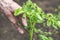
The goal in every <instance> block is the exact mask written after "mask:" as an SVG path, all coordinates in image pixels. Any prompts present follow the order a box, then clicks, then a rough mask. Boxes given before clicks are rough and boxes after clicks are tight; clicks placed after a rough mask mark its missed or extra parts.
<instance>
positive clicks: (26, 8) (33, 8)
mask: <svg viewBox="0 0 60 40" xmlns="http://www.w3.org/2000/svg"><path fill="white" fill-rule="evenodd" d="M20 14H23V17H24V18H26V19H27V23H28V26H27V27H25V28H26V29H28V32H29V36H30V37H29V40H33V34H34V33H39V34H38V37H39V38H40V40H53V39H52V37H47V36H46V35H48V34H50V35H51V34H52V33H51V32H43V31H42V30H41V29H37V28H36V27H35V25H36V23H40V24H43V23H44V22H46V23H45V24H46V25H47V26H46V27H50V26H52V27H53V28H55V29H58V28H59V27H60V21H59V20H58V18H57V16H56V15H53V14H51V13H48V14H45V13H44V12H43V10H42V9H41V8H40V7H39V6H37V4H36V3H33V2H32V1H31V0H27V2H26V3H23V5H22V7H20V8H18V9H17V10H16V11H15V12H14V16H18V15H20Z"/></svg>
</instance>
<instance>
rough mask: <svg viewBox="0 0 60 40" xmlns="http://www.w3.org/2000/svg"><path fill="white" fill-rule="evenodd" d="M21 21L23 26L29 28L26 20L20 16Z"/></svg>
mask: <svg viewBox="0 0 60 40" xmlns="http://www.w3.org/2000/svg"><path fill="white" fill-rule="evenodd" d="M19 19H20V20H21V21H22V24H23V25H24V26H27V21H26V18H24V17H20V16H19Z"/></svg>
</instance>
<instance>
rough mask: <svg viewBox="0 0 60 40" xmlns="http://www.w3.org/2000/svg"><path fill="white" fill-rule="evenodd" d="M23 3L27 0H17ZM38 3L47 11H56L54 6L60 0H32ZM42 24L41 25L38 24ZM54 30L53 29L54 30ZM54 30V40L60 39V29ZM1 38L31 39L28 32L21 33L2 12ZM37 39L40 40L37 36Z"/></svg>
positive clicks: (13, 39)
mask: <svg viewBox="0 0 60 40" xmlns="http://www.w3.org/2000/svg"><path fill="white" fill-rule="evenodd" d="M15 1H16V2H18V3H19V4H20V5H22V4H23V3H24V2H26V0H20V1H18V0H15ZM32 1H33V2H35V3H37V5H39V7H41V8H42V9H43V10H44V11H45V12H53V13H54V12H55V10H54V8H56V7H57V6H58V5H60V0H32ZM37 26H40V25H37ZM52 31H53V30H52ZM54 32H56V31H53V35H52V37H53V38H54V40H60V30H58V34H55V33H54ZM0 40H29V35H28V33H25V34H23V35H22V34H20V33H19V32H18V31H17V29H16V28H15V27H14V26H13V25H12V24H11V23H10V22H9V20H8V19H7V18H6V17H5V16H4V15H3V14H2V13H1V14H0ZM36 40H39V39H37V38H36Z"/></svg>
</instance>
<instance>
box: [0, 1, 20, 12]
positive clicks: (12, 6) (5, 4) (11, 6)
mask: <svg viewBox="0 0 60 40" xmlns="http://www.w3.org/2000/svg"><path fill="white" fill-rule="evenodd" d="M0 8H1V9H2V10H5V9H8V10H10V11H11V12H14V11H15V10H16V9H17V8H20V5H18V4H17V3H16V2H14V1H12V0H0ZM1 9H0V10H1Z"/></svg>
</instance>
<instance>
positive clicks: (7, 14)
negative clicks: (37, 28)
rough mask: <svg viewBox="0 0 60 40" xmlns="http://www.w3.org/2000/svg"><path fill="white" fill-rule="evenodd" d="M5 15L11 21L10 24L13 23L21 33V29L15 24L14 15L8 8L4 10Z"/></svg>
mask: <svg viewBox="0 0 60 40" xmlns="http://www.w3.org/2000/svg"><path fill="white" fill-rule="evenodd" d="M4 13H5V15H6V16H7V18H8V19H9V20H10V21H11V22H12V24H14V26H15V27H16V28H17V30H18V31H19V32H20V33H21V34H23V33H24V32H23V30H22V29H21V28H20V27H19V26H18V25H17V20H16V19H15V17H14V16H13V15H12V13H11V12H10V11H9V10H4Z"/></svg>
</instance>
